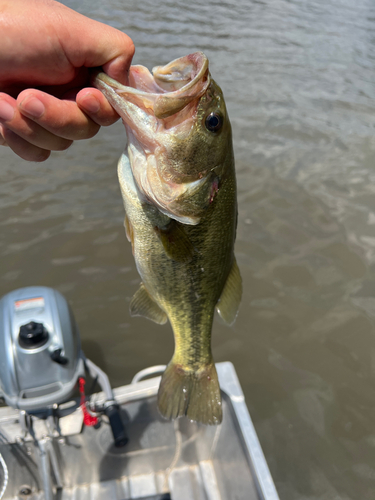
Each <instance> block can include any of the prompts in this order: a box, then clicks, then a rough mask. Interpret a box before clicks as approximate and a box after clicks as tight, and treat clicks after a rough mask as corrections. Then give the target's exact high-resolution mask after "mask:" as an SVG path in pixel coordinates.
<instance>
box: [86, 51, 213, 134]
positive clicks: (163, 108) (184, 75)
mask: <svg viewBox="0 0 375 500" xmlns="http://www.w3.org/2000/svg"><path fill="white" fill-rule="evenodd" d="M128 80H129V86H125V85H122V84H120V83H119V82H117V81H116V80H114V79H113V78H110V77H109V76H108V75H106V74H105V73H100V72H99V73H97V74H96V75H94V77H93V83H94V85H95V86H96V87H97V88H99V89H100V90H102V91H103V92H104V94H105V95H107V94H108V95H111V96H112V99H113V101H112V100H111V104H112V106H113V107H114V108H115V109H116V111H117V112H118V113H119V115H120V116H121V117H122V119H123V120H124V121H125V123H128V124H129V125H134V116H133V117H132V113H131V111H130V110H128V109H127V107H128V104H129V103H130V104H133V105H135V106H137V107H140V108H143V109H144V110H146V111H148V112H152V113H153V115H154V117H155V118H159V119H160V118H162V119H163V118H168V117H170V116H172V115H174V114H175V113H178V112H179V111H181V110H182V109H183V108H184V107H185V106H187V105H188V104H189V103H190V102H191V101H193V100H194V99H198V98H199V97H201V96H202V95H203V94H204V93H205V91H206V90H207V87H208V86H209V83H210V77H209V72H208V59H207V57H206V56H205V55H204V54H203V53H202V52H195V53H194V54H189V55H187V56H185V57H181V58H179V59H176V60H174V61H172V62H170V63H169V64H167V65H166V66H156V67H154V68H153V69H152V73H151V72H150V71H149V70H148V69H147V68H145V67H144V66H131V67H130V70H129V77H128ZM116 96H118V97H119V98H116Z"/></svg>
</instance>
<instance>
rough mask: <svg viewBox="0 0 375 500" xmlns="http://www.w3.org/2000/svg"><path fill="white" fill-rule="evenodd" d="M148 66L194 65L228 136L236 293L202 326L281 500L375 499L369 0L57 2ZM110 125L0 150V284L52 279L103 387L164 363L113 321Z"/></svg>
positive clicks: (151, 330)
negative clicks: (229, 323) (236, 382)
mask: <svg viewBox="0 0 375 500" xmlns="http://www.w3.org/2000/svg"><path fill="white" fill-rule="evenodd" d="M64 3H66V4H67V5H69V6H70V7H73V8H76V9H77V10H79V11H80V12H82V13H84V14H87V15H90V16H91V17H93V18H96V19H98V20H101V21H104V22H107V23H109V24H111V25H113V26H115V27H117V28H119V29H121V30H124V31H126V32H127V33H128V34H129V35H130V36H132V38H133V39H134V41H135V44H136V47H137V54H136V57H135V62H136V63H139V64H144V65H146V66H148V67H152V66H154V65H156V64H163V63H166V62H169V61H170V60H172V59H173V58H175V57H179V56H181V55H185V54H187V53H189V52H193V51H195V50H198V49H199V50H203V51H204V52H205V53H206V54H207V55H208V56H209V58H210V61H211V70H212V74H213V75H214V77H215V79H216V80H217V81H218V82H219V83H220V84H221V85H222V87H223V89H224V92H225V95H226V101H227V104H228V107H229V111H230V115H231V119H232V124H233V129H234V138H235V151H236V158H237V175H238V181H239V228H238V238H237V245H236V250H237V259H238V262H239V265H240V268H241V272H242V276H243V280H244V297H243V302H242V307H241V310H240V314H239V316H238V320H237V322H236V324H235V325H234V326H233V327H232V328H228V327H226V326H225V325H223V324H221V323H220V322H219V320H217V321H216V323H215V325H214V335H213V351H214V356H215V359H216V361H222V360H230V361H232V362H233V363H234V365H235V367H236V370H237V373H238V375H239V378H240V381H241V384H242V387H243V389H244V392H245V396H246V401H247V404H248V407H249V409H250V413H251V416H252V418H253V420H254V423H255V426H256V429H257V432H258V435H259V438H260V441H261V444H262V447H263V450H264V452H265V455H266V458H267V460H268V463H269V466H270V469H271V472H272V475H273V477H274V480H275V483H276V487H277V489H278V491H279V494H280V498H281V499H282V500H307V499H308V500H313V499H314V500H315V499H316V500H334V499H335V500H336V499H345V500H348V499H350V500H358V499H361V500H367V499H368V500H372V499H373V498H375V386H374V366H375V330H374V317H375V138H374V132H375V72H374V70H375V6H374V3H373V2H372V1H371V0H357V1H356V2H354V1H351V2H350V1H349V0H346V1H345V0H341V1H340V0H325V1H324V2H323V1H322V0H311V1H309V2H305V1H302V0H296V1H289V2H287V1H283V0H269V1H264V2H262V1H259V0H253V1H249V0H239V1H237V2H231V1H227V2H224V3H223V2H221V3H218V2H213V1H212V0H210V1H206V2H204V3H203V2H198V1H196V0H194V1H192V2H185V1H182V0H178V1H173V2H172V1H170V0H169V1H165V2H153V1H152V0H144V1H142V2H139V1H135V0H128V1H127V2H122V1H120V0H107V1H106V2H99V0H86V1H78V0H66V1H65V2H64ZM123 137H124V131H123V127H122V125H121V124H117V125H115V126H113V127H110V128H109V129H105V130H102V131H101V132H100V133H99V135H98V136H97V137H96V138H94V139H92V140H91V141H85V142H82V143H77V144H75V145H74V146H73V147H72V148H71V149H70V150H69V151H67V152H65V153H61V154H56V155H54V156H53V157H52V158H51V159H50V160H49V161H48V162H47V163H45V164H42V165H37V164H28V163H26V162H23V161H22V160H19V159H17V158H16V157H14V156H13V155H12V154H11V152H9V151H8V150H7V149H5V148H1V151H0V155H1V169H0V207H1V212H0V227H1V231H0V257H1V275H2V276H1V279H0V294H1V295H2V294H4V293H6V292H8V291H10V290H12V289H14V288H17V287H21V286H27V285H47V286H52V287H56V288H57V289H58V290H60V291H61V292H63V293H64V294H65V295H66V297H67V298H68V299H69V301H70V302H71V304H72V306H73V308H74V311H75V314H76V317H77V320H78V322H79V325H80V329H81V335H82V339H83V347H84V349H85V351H86V354H87V355H88V356H89V357H91V358H92V359H93V361H95V362H96V363H98V364H99V365H100V366H102V368H104V369H105V370H106V371H107V372H108V373H109V375H110V378H111V381H112V383H113V384H122V383H127V382H129V381H130V379H131V377H132V376H133V375H134V373H135V372H136V371H138V370H139V369H141V368H144V367H146V366H149V365H153V364H160V363H167V362H168V361H169V359H170V356H171V354H172V350H173V340H172V333H171V330H170V327H169V326H164V327H158V326H155V325H154V324H153V323H151V322H148V321H147V320H145V319H141V318H131V317H130V316H129V314H128V305H129V301H130V298H131V296H132V295H133V293H134V292H135V291H136V289H137V286H138V283H139V278H138V275H137V272H136V270H135V266H134V263H133V259H132V256H131V250H130V247H129V245H128V243H127V241H126V238H125V235H124V231H123V226H122V224H123V215H124V214H123V206H122V201H121V198H120V191H119V187H118V183H117V178H116V163H117V159H118V157H119V155H120V153H121V151H122V149H123V145H124V138H123Z"/></svg>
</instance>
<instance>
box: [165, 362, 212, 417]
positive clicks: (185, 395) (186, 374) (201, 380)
mask: <svg viewBox="0 0 375 500" xmlns="http://www.w3.org/2000/svg"><path fill="white" fill-rule="evenodd" d="M158 406H159V411H160V413H161V414H162V415H163V417H165V418H177V417H182V416H183V415H186V416H187V417H188V418H189V419H190V420H194V421H197V422H202V423H203V424H209V425H217V424H220V423H221V421H222V408H221V394H220V386H219V381H218V378H217V373H216V368H215V365H214V363H210V364H207V365H204V366H203V367H202V368H201V369H199V370H197V371H193V370H192V369H191V368H185V367H183V365H179V364H176V363H174V362H173V360H172V361H171V362H170V363H169V365H168V366H167V368H166V370H165V372H164V374H163V377H162V379H161V382H160V387H159V393H158Z"/></svg>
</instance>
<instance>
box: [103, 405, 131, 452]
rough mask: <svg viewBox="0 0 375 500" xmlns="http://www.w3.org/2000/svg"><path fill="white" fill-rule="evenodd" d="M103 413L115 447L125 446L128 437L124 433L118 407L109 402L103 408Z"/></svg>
mask: <svg viewBox="0 0 375 500" xmlns="http://www.w3.org/2000/svg"><path fill="white" fill-rule="evenodd" d="M104 413H105V414H106V415H107V417H108V419H109V424H110V426H111V430H112V435H113V440H114V442H115V446H116V448H121V447H122V446H125V445H126V443H127V442H128V441H129V438H128V436H127V435H126V431H125V427H124V424H123V421H122V418H121V414H120V409H119V407H118V406H117V405H116V404H111V405H109V406H107V407H106V408H105V409H104Z"/></svg>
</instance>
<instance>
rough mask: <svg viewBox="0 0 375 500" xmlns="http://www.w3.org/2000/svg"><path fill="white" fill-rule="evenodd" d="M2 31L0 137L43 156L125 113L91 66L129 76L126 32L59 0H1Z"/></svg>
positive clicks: (31, 156) (25, 154)
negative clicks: (93, 80) (95, 81)
mask: <svg viewBox="0 0 375 500" xmlns="http://www.w3.org/2000/svg"><path fill="white" fill-rule="evenodd" d="M0 32H1V35H2V42H1V43H2V48H1V51H0V144H2V145H8V146H9V147H10V148H11V149H12V150H13V151H14V152H15V153H16V154H17V155H18V156H20V157H21V158H23V159H25V160H29V161H44V160H46V159H47V158H48V157H49V155H50V152H51V151H61V150H65V149H67V148H68V147H69V146H70V145H71V144H72V142H73V141H74V140H79V139H87V138H90V137H93V136H94V135H95V134H96V133H97V132H98V130H99V128H100V126H101V125H110V124H112V123H114V122H115V121H116V120H117V119H118V118H119V116H118V115H117V113H116V112H115V111H114V109H113V108H112V107H111V106H110V104H109V103H108V101H107V100H106V99H105V97H104V96H103V94H102V93H101V92H100V91H99V90H97V89H95V88H91V87H90V86H89V84H90V70H89V68H93V67H97V66H102V67H103V69H104V71H105V72H106V73H107V74H108V75H109V76H111V77H112V78H115V79H116V80H118V81H120V82H122V83H126V79H127V73H128V69H129V66H130V63H131V60H132V57H133V54H134V45H133V42H132V41H131V39H130V38H129V37H128V36H127V35H125V34H124V33H122V32H120V31H118V30H116V29H114V28H112V27H110V26H107V25H105V24H102V23H99V22H97V21H94V20H92V19H89V18H87V17H85V16H83V15H81V14H78V13H77V12H75V11H73V10H71V9H69V8H68V7H65V6H64V5H62V4H60V3H58V2H55V1H54V0H12V1H11V2H9V1H8V0H0Z"/></svg>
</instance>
